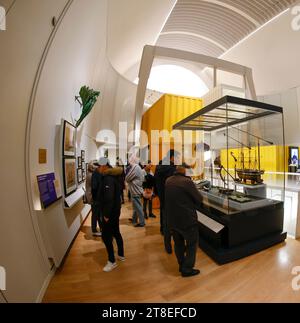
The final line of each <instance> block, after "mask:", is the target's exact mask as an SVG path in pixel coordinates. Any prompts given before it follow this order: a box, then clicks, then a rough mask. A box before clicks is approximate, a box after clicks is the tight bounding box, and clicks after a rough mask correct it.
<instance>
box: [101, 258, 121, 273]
mask: <svg viewBox="0 0 300 323" xmlns="http://www.w3.org/2000/svg"><path fill="white" fill-rule="evenodd" d="M116 267H118V264H117V263H116V262H115V263H114V264H113V263H112V262H110V261H108V263H107V264H106V266H105V267H104V268H103V271H105V272H106V273H109V272H110V271H112V270H114V269H115V268H116Z"/></svg>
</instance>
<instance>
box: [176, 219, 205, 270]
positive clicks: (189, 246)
mask: <svg viewBox="0 0 300 323" xmlns="http://www.w3.org/2000/svg"><path fill="white" fill-rule="evenodd" d="M172 235H173V239H174V243H175V254H176V257H177V261H178V265H179V270H180V271H181V272H183V273H190V272H192V270H193V269H194V266H195V262H196V254H197V250H198V240H199V228H198V225H196V226H194V227H191V228H190V229H188V230H186V231H177V230H172Z"/></svg>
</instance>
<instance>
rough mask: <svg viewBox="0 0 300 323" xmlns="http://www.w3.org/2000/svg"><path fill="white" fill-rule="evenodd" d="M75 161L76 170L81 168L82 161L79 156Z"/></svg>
mask: <svg viewBox="0 0 300 323" xmlns="http://www.w3.org/2000/svg"><path fill="white" fill-rule="evenodd" d="M77 160H78V166H77V167H78V168H82V159H81V157H80V156H79V157H77Z"/></svg>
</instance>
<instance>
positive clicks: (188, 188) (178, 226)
mask: <svg viewBox="0 0 300 323" xmlns="http://www.w3.org/2000/svg"><path fill="white" fill-rule="evenodd" d="M188 168H189V167H188V166H187V165H186V164H183V165H181V166H178V167H177V169H176V172H175V174H174V175H173V176H171V177H169V178H168V179H167V180H166V184H165V212H166V217H167V224H168V229H169V230H170V232H171V233H172V236H173V240H174V243H175V254H176V257H177V261H178V264H179V271H180V273H181V275H182V277H190V276H195V275H198V274H200V271H199V270H198V269H194V266H195V262H196V253H197V249H198V235H199V228H198V218H197V212H196V210H199V211H201V208H202V196H201V194H200V193H199V191H198V190H197V188H196V186H195V184H194V182H193V181H192V179H191V178H190V177H188V176H186V171H187V169H188Z"/></svg>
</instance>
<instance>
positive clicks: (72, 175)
mask: <svg viewBox="0 0 300 323" xmlns="http://www.w3.org/2000/svg"><path fill="white" fill-rule="evenodd" d="M63 171H64V172H63V175H64V189H65V196H69V195H71V194H72V193H73V192H75V191H76V189H77V184H76V158H64V159H63Z"/></svg>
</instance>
